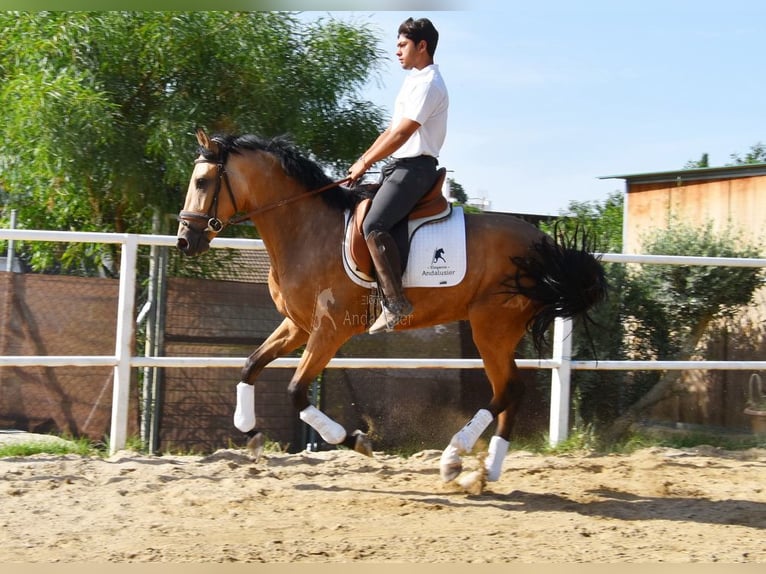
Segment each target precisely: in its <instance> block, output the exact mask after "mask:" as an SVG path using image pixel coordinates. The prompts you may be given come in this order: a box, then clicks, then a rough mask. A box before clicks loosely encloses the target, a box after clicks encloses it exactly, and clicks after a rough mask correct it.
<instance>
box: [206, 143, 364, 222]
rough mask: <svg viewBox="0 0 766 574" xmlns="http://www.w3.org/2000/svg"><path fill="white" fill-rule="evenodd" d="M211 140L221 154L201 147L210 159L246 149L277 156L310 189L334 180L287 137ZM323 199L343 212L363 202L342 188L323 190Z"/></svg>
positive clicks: (217, 158) (213, 159) (294, 176)
mask: <svg viewBox="0 0 766 574" xmlns="http://www.w3.org/2000/svg"><path fill="white" fill-rule="evenodd" d="M211 139H212V140H213V141H215V142H216V143H217V144H218V146H219V148H220V152H219V153H218V154H216V153H214V152H212V151H210V150H208V149H206V148H204V147H201V146H200V149H199V153H200V154H201V155H202V156H203V157H204V158H205V159H207V160H210V161H215V162H218V161H223V162H225V161H226V157H227V156H228V155H229V154H230V153H233V154H239V153H241V152H242V150H253V151H263V152H266V153H270V154H272V155H274V156H276V157H277V158H278V159H279V162H280V164H281V165H282V169H284V170H285V173H286V174H287V175H288V176H290V177H292V178H294V179H296V180H297V181H298V182H300V183H301V184H303V185H305V186H306V187H307V188H308V190H314V189H319V188H320V187H323V186H325V185H327V184H329V183H332V181H333V180H332V179H330V178H329V177H328V176H327V174H326V173H325V172H324V171H323V170H322V168H321V167H319V165H317V164H316V163H315V162H313V161H312V160H310V159H309V158H307V157H306V156H304V155H303V154H302V153H301V152H300V151H299V150H298V148H297V147H296V146H295V145H294V144H293V143H292V142H290V141H289V140H288V139H286V138H283V137H276V138H272V139H262V138H259V137H258V136H254V135H251V134H246V135H231V134H223V135H221V134H216V135H214V136H213V137H212V138H211ZM321 196H322V199H323V200H324V201H325V203H327V205H329V206H330V207H333V208H336V209H340V210H344V209H351V208H353V207H354V206H355V205H356V204H357V203H358V201H359V199H360V196H359V194H357V193H355V192H354V191H353V190H351V189H348V188H345V187H341V186H335V187H333V188H330V189H328V190H326V191H323V192H322V194H321Z"/></svg>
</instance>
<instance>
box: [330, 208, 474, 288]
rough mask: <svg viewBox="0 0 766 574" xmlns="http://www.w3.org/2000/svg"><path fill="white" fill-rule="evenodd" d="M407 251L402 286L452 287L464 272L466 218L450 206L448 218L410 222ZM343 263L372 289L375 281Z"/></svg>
mask: <svg viewBox="0 0 766 574" xmlns="http://www.w3.org/2000/svg"><path fill="white" fill-rule="evenodd" d="M410 237H411V240H410V254H409V257H408V260H407V268H406V269H405V271H404V275H403V277H402V285H403V286H404V287H452V286H454V285H457V284H458V283H460V282H461V281H462V280H463V278H464V277H465V272H466V252H465V251H466V250H465V217H464V215H463V209H462V208H461V207H459V206H453V208H452V213H451V214H450V216H449V217H445V218H444V219H440V220H438V221H432V222H428V223H423V222H419V221H418V220H413V221H410ZM343 262H344V264H345V267H346V273H348V275H349V277H350V278H351V279H352V280H353V281H354V282H355V283H357V284H358V285H362V286H363V287H369V288H372V287H374V286H375V282H373V281H369V280H368V278H365V277H361V276H360V275H359V274H357V273H356V272H354V271H353V270H352V269H351V267H350V266H349V265H348V262H347V260H346V257H345V256H344V258H343Z"/></svg>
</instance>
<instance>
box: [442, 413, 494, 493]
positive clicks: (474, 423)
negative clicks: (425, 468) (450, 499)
mask: <svg viewBox="0 0 766 574" xmlns="http://www.w3.org/2000/svg"><path fill="white" fill-rule="evenodd" d="M494 418H495V417H494V416H492V413H491V412H489V411H488V410H487V409H481V410H479V411H478V412H477V413H476V414H475V415H474V416H473V418H472V419H471V420H470V421H468V422H467V423H466V425H465V426H464V427H463V428H462V429H460V430H459V431H458V432H456V433H455V435H454V436H453V437H452V440H451V441H450V443H449V445H448V446H447V448H445V449H444V452H442V456H441V460H440V461H439V467H440V470H441V477H442V480H443V481H444V482H450V481H452V480H455V478H457V476H458V475H459V474H460V473H461V472H462V470H463V461H462V459H461V458H460V455H461V454H465V453H468V452H471V449H473V447H474V445H475V444H476V441H477V440H479V437H480V436H481V433H483V432H484V431H485V430H486V429H487V427H488V426H489V423H491V422H492V420H493V419H494Z"/></svg>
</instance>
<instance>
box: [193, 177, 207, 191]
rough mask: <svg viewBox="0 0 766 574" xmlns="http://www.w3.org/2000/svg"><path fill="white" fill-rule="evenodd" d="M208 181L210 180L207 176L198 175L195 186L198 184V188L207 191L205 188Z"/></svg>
mask: <svg viewBox="0 0 766 574" xmlns="http://www.w3.org/2000/svg"><path fill="white" fill-rule="evenodd" d="M208 183H209V182H208V179H207V178H206V177H198V178H197V181H196V182H195V186H196V188H197V190H199V191H205V188H206V187H207V184H208Z"/></svg>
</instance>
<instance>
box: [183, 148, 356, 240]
mask: <svg viewBox="0 0 766 574" xmlns="http://www.w3.org/2000/svg"><path fill="white" fill-rule="evenodd" d="M226 159H227V154H226V153H225V152H224V153H221V155H220V156H219V157H218V158H215V159H207V158H204V157H200V158H197V159H196V160H194V163H195V164H199V163H214V164H215V165H216V178H215V190H214V191H213V201H212V203H211V204H210V209H209V210H208V213H199V212H197V211H184V210H182V211H181V212H179V214H178V220H179V221H180V222H181V225H183V226H184V227H187V228H189V229H191V230H194V231H199V232H201V233H204V232H206V231H212V232H214V233H220V232H221V231H223V229H224V228H225V227H226V226H227V225H236V224H237V223H242V222H243V221H246V220H248V219H250V218H251V217H253V216H254V215H258V214H260V213H263V212H265V211H270V210H272V209H276V208H278V207H282V206H284V205H287V204H289V203H292V202H294V201H298V200H300V199H303V198H306V197H310V196H312V195H317V194H319V193H322V192H323V191H327V190H328V189H332V188H334V187H338V186H339V185H341V184H344V183H348V182H350V181H351V178H350V177H346V178H343V179H340V180H338V181H333V182H331V183H328V184H327V185H324V186H322V187H320V188H318V189H313V190H311V191H308V192H306V193H301V194H298V195H293V196H291V197H286V198H285V199H281V200H279V201H276V202H274V203H270V204H268V205H264V206H263V207H259V208H257V209H254V210H252V211H248V212H247V213H243V214H240V215H237V212H238V210H237V201H236V199H235V198H234V192H233V191H232V190H231V184H230V183H229V175H228V174H227V172H226ZM223 183H225V184H226V190H227V191H228V192H229V199H230V200H231V204H232V206H233V207H234V215H232V217H230V218H229V220H228V221H225V222H224V221H221V220H220V219H219V218H218V196H219V195H220V194H221V187H222V184H223ZM235 216H236V217H235ZM194 220H196V221H203V222H204V223H205V228H204V229H200V230H197V229H194V228H193V227H192V225H191V221H194Z"/></svg>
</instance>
